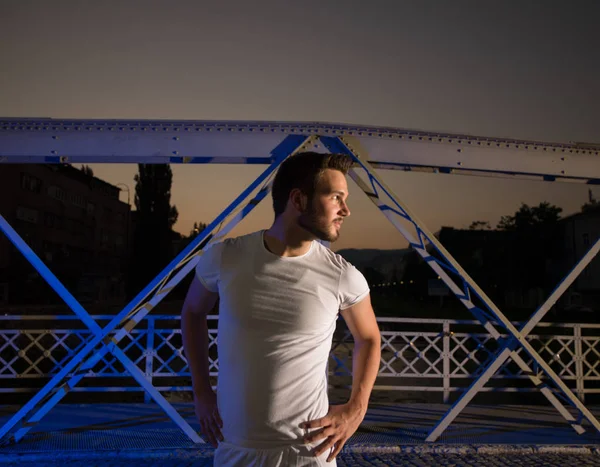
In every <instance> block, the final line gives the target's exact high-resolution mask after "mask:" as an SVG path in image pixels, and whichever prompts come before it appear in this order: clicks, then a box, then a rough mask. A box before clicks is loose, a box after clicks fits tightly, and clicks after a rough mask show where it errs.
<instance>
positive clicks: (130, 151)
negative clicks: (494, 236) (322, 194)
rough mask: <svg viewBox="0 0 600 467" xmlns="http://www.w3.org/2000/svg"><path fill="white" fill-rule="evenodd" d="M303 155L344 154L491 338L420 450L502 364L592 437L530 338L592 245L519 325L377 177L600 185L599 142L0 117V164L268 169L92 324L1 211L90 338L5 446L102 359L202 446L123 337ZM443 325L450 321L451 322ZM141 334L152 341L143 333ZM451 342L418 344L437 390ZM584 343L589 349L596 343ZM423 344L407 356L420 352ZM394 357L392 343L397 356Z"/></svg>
mask: <svg viewBox="0 0 600 467" xmlns="http://www.w3.org/2000/svg"><path fill="white" fill-rule="evenodd" d="M303 150H316V151H330V152H337V153H344V154H347V155H349V156H351V157H352V158H353V160H354V166H353V168H352V169H351V171H350V174H349V175H350V177H351V178H352V180H354V182H356V184H357V185H358V186H359V188H360V189H361V190H362V191H363V192H364V193H365V194H366V195H367V196H368V198H369V199H370V200H371V201H372V202H373V203H374V204H375V205H376V206H377V207H378V209H379V210H380V211H381V212H382V214H383V215H384V216H385V217H386V218H387V219H388V220H389V221H390V222H391V223H392V224H393V225H394V227H396V229H397V230H398V231H399V232H400V234H401V235H403V236H404V238H405V239H406V240H407V241H408V242H409V244H410V245H411V247H412V248H413V249H414V250H415V251H416V252H417V253H418V254H419V255H421V257H422V258H423V259H424V260H425V261H426V262H427V264H428V265H429V266H430V267H431V268H432V269H433V271H434V272H435V273H436V274H437V276H439V277H440V279H441V280H442V281H443V282H444V283H445V284H446V286H447V287H448V288H449V289H450V291H451V292H452V293H453V294H454V295H455V296H456V297H457V298H458V299H459V300H460V302H461V303H462V304H463V305H464V306H465V307H466V309H467V310H468V311H469V312H470V313H471V314H472V315H473V318H474V319H475V320H476V322H478V323H479V324H480V325H481V327H482V332H483V333H485V335H486V336H488V338H487V339H488V340H490V341H493V342H494V345H495V347H494V350H493V352H492V354H491V355H488V357H487V358H485V359H481V360H477V362H478V363H479V366H478V367H477V369H476V370H474V371H473V372H472V373H471V372H469V374H470V375H471V376H472V377H473V378H472V379H473V380H472V382H471V384H470V386H468V387H466V388H464V390H462V391H461V395H460V397H458V399H457V401H456V402H455V403H454V404H453V405H452V406H451V407H449V408H448V410H447V411H446V413H445V414H443V416H441V417H440V419H439V420H437V421H436V422H435V424H433V425H432V426H431V427H430V428H429V429H428V432H427V435H426V436H425V437H424V442H426V443H433V442H435V441H437V440H438V439H439V438H440V437H441V436H442V434H443V433H444V432H445V430H446V429H448V428H449V426H450V424H451V423H452V422H453V421H454V420H455V419H456V418H457V417H458V416H459V415H460V414H461V413H462V412H463V411H464V410H465V408H466V407H467V405H468V404H469V402H470V401H471V400H472V399H473V397H474V396H475V395H476V394H477V393H478V392H480V391H482V390H484V389H485V388H486V385H487V384H488V383H489V382H490V380H492V378H497V377H495V376H494V375H497V374H502V373H501V370H502V369H503V368H505V366H504V365H505V363H506V362H507V361H508V360H509V359H510V360H511V361H512V363H513V364H514V365H516V367H517V368H518V370H515V371H518V373H519V375H520V376H521V377H523V378H524V379H525V380H527V381H529V382H530V384H531V386H530V387H531V388H534V390H536V391H539V392H540V393H541V394H543V396H544V397H546V398H547V400H548V402H549V403H550V405H551V406H552V407H553V408H554V409H555V410H556V411H557V413H558V414H559V415H560V416H561V417H562V418H563V419H564V420H565V421H566V426H568V427H570V429H572V430H573V431H574V432H575V433H577V434H578V435H580V436H587V435H586V434H585V433H586V432H587V431H588V430H591V432H593V433H594V434H595V435H597V432H598V431H600V423H599V422H598V420H597V418H596V416H595V415H594V414H593V413H592V411H590V410H589V409H588V408H587V407H586V406H585V404H584V400H583V395H584V393H585V386H581V384H582V382H583V379H582V378H580V379H579V380H578V381H580V382H579V383H576V386H575V392H574V391H573V388H572V387H569V385H568V384H566V383H565V381H566V380H567V379H568V375H566V374H565V373H564V371H562V370H561V369H557V368H555V367H554V366H553V363H554V362H553V361H552V360H550V361H549V359H548V358H547V356H544V352H545V350H544V348H543V347H539V346H536V345H535V343H534V341H533V340H532V339H533V336H535V334H534V333H533V331H534V329H536V327H538V326H540V325H541V322H542V320H543V318H544V316H545V315H546V314H547V312H548V311H549V310H550V309H551V308H552V306H553V305H554V304H555V303H556V301H557V300H558V299H559V298H560V296H561V295H562V294H563V293H564V292H565V290H566V289H567V288H568V287H569V286H570V285H571V284H572V283H573V281H574V280H575V279H576V278H577V277H578V275H579V274H580V273H581V271H582V270H583V269H584V268H585V267H586V266H587V265H588V264H589V263H590V262H591V261H592V259H593V258H594V257H595V256H596V255H597V253H598V250H599V249H600V240H598V241H596V243H594V244H592V245H591V247H590V249H589V251H588V252H587V253H586V254H585V255H584V256H583V258H581V260H580V261H579V263H578V264H577V265H576V266H575V267H574V268H573V269H572V270H571V271H570V272H569V273H568V274H567V275H566V276H565V278H564V279H563V280H562V281H561V282H560V283H559V284H557V286H556V288H555V290H554V291H553V292H552V294H551V295H550V296H549V297H548V298H547V300H546V302H545V303H544V304H543V305H542V306H540V307H539V308H538V310H537V311H536V312H535V313H534V314H533V315H532V316H531V317H530V319H529V320H528V321H527V322H525V323H512V322H511V321H510V320H509V319H508V318H507V317H506V316H505V314H504V313H503V312H502V311H501V310H500V309H499V308H498V307H497V306H496V305H495V304H494V303H493V301H492V300H491V299H490V298H489V297H488V296H487V295H486V294H485V293H484V292H483V290H481V288H480V287H479V286H478V285H477V284H476V283H475V282H474V281H473V280H472V278H470V277H469V275H468V274H467V273H466V272H465V271H464V269H463V268H462V267H461V266H460V265H459V264H458V263H457V262H456V261H455V260H454V258H452V256H451V255H450V254H449V253H448V251H447V250H446V249H445V248H444V246H443V245H442V244H441V243H440V242H439V241H438V240H437V238H436V237H435V236H434V235H433V234H432V232H430V231H429V230H428V229H427V227H426V226H425V225H424V224H423V223H422V222H421V221H419V219H418V218H417V216H416V215H415V214H414V213H413V212H412V211H411V210H410V208H409V207H408V206H407V205H406V203H404V202H403V201H402V200H401V199H399V197H398V196H396V195H395V194H394V193H393V192H392V190H391V189H390V188H389V187H388V186H387V185H386V184H385V183H384V182H383V180H382V179H381V177H380V175H379V173H378V170H383V169H386V170H388V169H389V170H404V171H426V172H433V173H445V174H456V175H469V176H492V177H506V178H524V179H529V180H544V181H546V182H576V183H586V184H598V183H600V163H599V161H600V159H599V155H600V146H598V145H594V144H587V143H581V142H568V143H558V142H536V141H522V140H513V139H501V138H489V137H478V136H471V135H460V134H442V133H435V132H424V131H413V130H406V129H397V128H381V127H367V126H357V125H345V124H329V123H319V122H315V123H294V122H208V121H193V122H192V121H146V120H144V121H132V120H103V121H99V120H53V119H42V118H32V119H0V164H2V163H45V164H48V163H50V164H66V163H170V164H209V163H219V164H260V165H264V166H265V170H264V171H263V172H262V173H261V174H260V175H259V176H258V177H257V178H256V180H254V181H253V182H252V183H251V184H250V185H249V186H248V187H246V188H245V189H244V190H243V191H242V192H241V194H240V195H239V196H238V197H237V198H236V199H235V200H234V201H233V202H232V203H231V204H230V205H228V206H227V207H225V208H224V210H223V212H222V213H221V214H220V215H219V216H217V218H216V219H215V220H214V221H213V222H212V223H210V225H209V226H208V227H207V228H206V229H205V230H204V231H203V232H202V233H201V234H200V235H198V237H196V238H195V239H194V240H193V241H192V243H190V245H188V246H187V247H186V248H185V249H184V250H183V251H182V252H181V253H180V254H179V255H177V257H175V258H174V259H173V261H172V262H171V263H170V264H169V265H168V266H167V267H166V268H165V269H164V270H163V271H162V272H161V273H160V274H159V275H158V276H157V277H156V278H155V279H154V280H153V281H151V282H150V283H149V284H148V285H147V286H146V287H145V288H144V289H143V290H142V291H140V293H139V294H138V295H137V296H136V297H135V298H134V299H133V300H132V301H131V302H130V303H129V304H128V305H127V306H125V307H124V308H123V309H122V310H121V311H120V312H119V313H118V314H116V315H115V316H112V317H110V319H108V320H104V321H103V320H101V319H96V318H94V317H92V316H91V315H90V314H89V313H88V311H86V310H85V309H84V308H83V306H82V305H81V304H80V303H79V302H78V301H77V300H76V299H75V298H74V297H73V295H72V294H71V293H70V292H69V291H68V290H67V289H66V288H65V287H64V285H63V284H61V282H60V281H59V280H58V279H57V278H56V276H55V275H54V274H53V272H52V271H51V270H50V269H49V268H48V267H47V266H46V265H45V264H44V262H43V261H42V260H41V259H40V258H39V257H38V256H37V255H36V254H35V253H34V252H33V250H31V248H30V247H29V246H28V245H27V243H26V242H25V241H24V240H23V239H22V238H21V237H20V236H19V235H18V233H17V232H16V231H15V230H14V229H13V228H12V227H11V226H10V224H9V223H8V222H7V221H6V219H4V217H2V216H0V229H1V230H2V231H3V233H4V234H5V235H6V236H7V237H8V239H9V240H10V241H11V242H12V243H13V244H14V246H15V247H16V248H17V249H18V250H19V251H20V252H21V253H22V254H23V255H24V257H25V258H26V259H27V260H28V261H29V262H30V263H31V264H32V265H33V267H34V268H35V269H36V270H37V271H38V272H39V274H40V275H41V276H42V277H43V278H44V279H45V280H46V281H47V282H48V284H50V286H51V287H52V288H53V289H54V290H55V291H56V293H57V294H58V295H59V296H60V297H61V298H62V300H63V301H64V302H65V303H66V304H67V305H68V306H69V307H70V308H71V310H72V311H73V312H74V314H75V316H76V317H77V318H78V319H79V320H80V322H81V324H82V325H83V326H85V328H86V333H87V334H86V337H85V340H84V341H83V342H82V344H81V345H80V346H79V347H77V348H76V349H74V350H73V351H72V352H70V353H68V355H67V357H65V359H64V360H62V361H61V362H60V364H59V362H57V366H56V369H55V371H53V372H50V373H48V375H47V376H48V377H49V380H48V381H47V382H46V384H45V385H44V386H43V387H42V388H40V389H39V390H37V391H36V392H35V394H34V395H33V397H32V398H31V399H29V400H28V402H27V403H26V404H25V405H24V406H22V407H21V408H20V409H19V410H18V411H17V412H16V413H14V414H13V415H12V416H11V417H10V418H9V419H8V420H7V421H5V422H4V424H3V425H2V426H1V428H0V439H1V440H2V441H3V442H4V443H8V444H15V443H18V442H19V441H21V440H22V439H23V437H24V436H25V435H26V434H27V433H28V432H29V431H30V430H31V429H32V428H33V427H34V426H36V425H37V424H38V423H39V422H40V421H41V420H42V418H43V417H44V416H46V415H47V414H48V413H49V412H50V411H51V410H52V409H53V408H54V407H55V406H56V404H57V403H58V402H60V400H62V399H63V398H64V396H65V395H66V394H67V393H69V392H71V391H74V390H76V388H77V386H78V384H79V382H80V381H81V380H82V379H83V378H84V377H86V376H90V373H91V372H92V371H93V369H94V368H96V366H97V365H98V364H100V363H101V362H103V361H104V362H106V361H107V358H109V357H108V356H109V355H110V359H111V360H113V361H115V362H119V364H120V365H121V366H122V367H123V369H124V371H126V372H127V373H128V374H129V375H131V376H132V377H133V378H134V379H135V381H136V382H137V383H138V384H139V387H140V388H141V389H142V390H143V391H144V392H145V393H146V394H147V399H148V400H152V401H154V402H155V403H156V404H157V405H158V406H159V407H160V408H161V409H162V410H163V411H164V412H165V414H167V416H168V417H169V418H170V419H171V420H172V421H173V422H174V423H175V425H176V426H177V427H178V428H179V429H180V430H181V431H182V432H183V433H184V434H185V435H186V436H187V437H188V438H189V440H190V441H191V442H192V443H197V444H200V443H203V440H202V439H201V438H200V437H199V436H198V434H197V433H196V431H195V430H194V429H193V428H192V427H191V426H190V423H189V421H188V420H186V419H185V418H184V417H183V416H182V415H181V414H180V413H179V412H178V411H177V410H176V409H175V408H174V407H173V405H172V404H171V403H170V402H169V401H167V399H166V398H165V397H164V396H163V395H162V394H161V391H162V390H164V387H156V386H154V385H153V380H151V379H149V378H148V366H147V362H148V360H147V359H142V360H140V359H139V358H136V357H134V356H130V355H128V353H127V351H126V350H129V349H128V347H127V343H131V342H132V340H135V339H134V338H133V336H135V335H136V333H135V331H137V330H136V329H135V328H136V327H137V326H138V325H139V324H141V323H142V322H144V320H146V318H147V317H148V314H149V312H150V311H151V310H153V309H154V308H155V307H156V306H157V305H158V304H159V303H160V302H161V301H162V300H163V299H164V298H165V297H166V296H167V295H168V294H169V292H170V291H172V290H173V288H174V287H175V286H176V285H177V284H178V283H179V282H181V280H182V279H183V278H184V277H185V276H187V274H189V273H190V271H192V269H193V268H194V266H195V265H196V263H197V261H198V258H199V256H200V255H201V254H202V247H204V246H206V245H208V244H211V243H213V242H216V241H219V240H221V239H223V238H224V237H225V236H226V235H227V234H228V233H229V232H230V231H231V229H232V228H233V227H235V226H236V225H237V224H238V223H239V222H240V221H242V220H243V219H244V218H245V217H246V216H247V215H248V214H249V213H250V212H251V211H252V210H253V209H254V208H255V207H256V205H257V204H258V203H260V201H262V200H263V199H264V198H265V197H266V196H267V195H268V194H269V192H270V188H271V183H272V179H273V175H274V173H275V172H276V169H277V168H278V167H279V165H280V164H281V163H282V162H283V161H284V160H285V159H286V158H287V157H289V156H290V155H292V154H294V153H296V152H299V151H303ZM0 170H1V169H0ZM145 322H148V321H145ZM432 324H433V323H432ZM450 324H451V323H450V322H449V321H448V322H447V325H448V326H449V325H450ZM426 334H427V333H424V335H426ZM150 335H153V336H156V335H157V334H151V333H148V334H147V336H150ZM435 336H437V337H435ZM452 336H453V335H452V334H451V331H448V329H447V328H443V329H442V331H441V332H440V331H437V333H434V335H433V336H431V335H429V336H427V339H429V341H428V342H429V344H431V345H438V344H437V343H438V342H441V343H442V346H441V347H440V348H439V349H438V350H440V359H441V360H440V362H441V363H440V367H438V366H435V365H434V368H436V369H438V370H439V372H440V374H441V380H442V381H443V385H442V386H441V387H442V392H443V393H444V394H446V395H448V394H449V393H450V392H451V391H452V386H451V385H450V381H451V378H452V374H451V369H452V368H453V363H452V361H453V360H452V358H453V357H452V355H453V354H452V350H451V343H452V342H454V343H455V344H456V341H453V339H454V338H453V337H452ZM582 337H583V336H582V335H579V336H578V335H574V336H573V343H574V344H573V345H574V346H576V347H577V346H581V345H582V343H583V342H584V341H585V340H584V339H583V338H582ZM436 339H437V340H436ZM594 339H595V338H594ZM594 339H593V340H594ZM384 342H386V341H385V339H384ZM387 342H388V343H387V345H388V346H389V345H392V344H390V342H391V341H387ZM433 342H435V344H434V343H433ZM594 342H596V341H595V340H594ZM446 343H447V344H448V345H446ZM429 344H426V345H429ZM385 345H386V344H385V343H384V346H385ZM590 345H592V346H595V343H594V344H590ZM392 347H393V345H392ZM390 348H391V347H388V350H389V349H390ZM393 348H394V349H395V347H393ZM436 348H437V347H436ZM486 348H489V346H488V347H486ZM578 348H579V347H578ZM172 350H173V355H174V356H176V355H179V356H180V350H177V349H176V348H173V349H172ZM384 350H385V349H384ZM422 350H423V349H417V350H415V352H416V353H417V354H419V353H421V354H422V353H423V352H422ZM576 352H577V351H576ZM576 352H575V353H574V352H571V356H572V357H573V363H574V365H575V367H578V365H579V367H580V368H581V369H583V367H584V366H585V362H584V361H583V360H582V359H581V358H582V355H583V354H582V353H579V354H577V353H576ZM397 353H398V350H397V349H396V350H395V351H394V354H397ZM401 353H402V352H400V354H401ZM333 355H334V356H335V353H334V354H333ZM153 358H154V357H153ZM335 361H336V360H335V358H334V362H335ZM340 361H341V360H340ZM152 365H153V364H152ZM382 365H383V366H382V369H381V371H380V373H381V377H380V378H379V380H378V384H379V385H381V381H382V380H383V379H384V377H385V373H386V371H388V369H389V368H390V367H389V363H387V364H386V362H385V361H382ZM454 365H456V361H455V362H454ZM409 366H410V365H409ZM405 368H406V367H405ZM440 368H441V369H440ZM401 371H402V370H401ZM430 371H431V367H430ZM561 371H562V372H561ZM594 371H595V367H594ZM150 372H152V371H150ZM499 372H500V373H499ZM576 373H577V371H576ZM395 376H398V375H395ZM580 376H581V374H580ZM575 379H576V380H577V375H575ZM578 385H579V386H578ZM582 388H583V389H582ZM578 396H579V397H578Z"/></svg>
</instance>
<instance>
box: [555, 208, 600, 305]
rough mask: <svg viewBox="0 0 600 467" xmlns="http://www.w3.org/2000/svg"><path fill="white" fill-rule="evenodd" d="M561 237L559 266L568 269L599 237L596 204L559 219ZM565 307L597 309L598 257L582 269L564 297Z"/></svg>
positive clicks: (599, 300) (599, 291)
mask: <svg viewBox="0 0 600 467" xmlns="http://www.w3.org/2000/svg"><path fill="white" fill-rule="evenodd" d="M560 225H561V227H562V233H563V240H564V255H563V263H562V265H561V268H562V269H563V270H564V271H565V274H566V273H567V271H570V270H571V269H572V268H573V267H574V266H575V264H576V263H577V262H578V261H579V260H580V259H581V258H582V257H583V256H584V255H585V253H586V252H587V251H588V250H589V249H590V248H591V247H592V245H593V244H594V243H595V242H596V241H597V240H598V238H600V206H595V207H593V208H590V209H587V210H585V211H583V212H579V213H576V214H573V215H571V216H567V217H565V218H564V219H561V220H560ZM564 301H566V305H568V306H578V305H581V306H585V307H588V308H591V309H594V310H596V309H597V310H600V306H599V305H600V257H599V256H598V255H597V256H596V258H594V259H593V260H592V262H591V263H590V264H589V265H588V266H587V267H586V268H585V269H584V270H583V272H582V273H581V274H580V275H579V277H578V278H577V280H576V281H575V283H574V284H573V285H572V286H571V287H570V288H569V291H568V293H567V295H566V296H565V300H564Z"/></svg>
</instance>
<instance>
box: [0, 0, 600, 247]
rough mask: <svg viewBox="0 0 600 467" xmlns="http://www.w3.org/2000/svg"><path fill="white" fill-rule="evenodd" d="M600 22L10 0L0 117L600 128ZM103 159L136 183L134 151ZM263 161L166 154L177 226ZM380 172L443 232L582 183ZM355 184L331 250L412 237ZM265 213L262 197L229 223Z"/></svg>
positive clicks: (585, 4) (530, 10) (409, 9)
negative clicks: (196, 161)
mask: <svg viewBox="0 0 600 467" xmlns="http://www.w3.org/2000/svg"><path fill="white" fill-rule="evenodd" d="M599 24H600V2H598V1H595V0H589V1H577V0H575V1H569V2H567V1H561V2H555V1H542V0H538V1H529V0H521V1H503V2H492V1H488V2H483V1H476V0H473V1H459V0H454V1H442V0H440V1H413V2H408V1H401V0H395V1H383V0H371V1H368V2H367V1H344V2H342V1H325V0H320V1H311V0H303V1H299V2H291V1H290V2H285V1H268V2H265V1H256V2H245V1H235V2H232V1H221V2H203V1H193V2H192V1H144V2H142V1H137V2H135V1H126V0H125V1H124V0H121V1H103V2H91V1H90V2H87V1H60V0H59V1H52V2H48V1H28V0H23V1H9V0H0V116H2V117H53V118H89V119H94V118H99V119H100V118H123V119H176V120H185V119H189V120H277V121H323V122H344V123H354V124H363V125H385V126H392V127H399V128H411V129H420V130H426V131H444V132H455V133H468V134H473V135H479V136H492V137H512V138H523V139H532V140H541V141H557V142H569V141H579V142H581V141H585V142H596V143H600V110H599V109H600V106H599V104H600V84H599V83H600V78H599V77H600V27H599V26H598V25H599ZM93 169H94V172H95V174H96V176H98V177H100V178H103V179H105V180H107V181H109V182H112V183H117V182H124V183H126V184H127V185H129V186H130V188H131V190H132V192H133V188H134V181H133V176H134V174H135V173H136V171H137V167H136V166H135V165H94V166H93ZM507 169H510V167H507ZM0 170H2V169H1V166H0ZM262 170H264V167H254V166H207V165H201V166H193V167H190V166H185V167H183V166H173V173H174V187H173V198H172V201H173V203H174V204H176V205H177V208H178V210H179V213H180V215H179V221H178V223H177V224H176V226H175V228H176V230H178V231H180V232H182V233H186V234H187V233H188V232H189V230H190V229H191V227H192V224H193V223H194V221H203V222H207V223H208V222H209V221H210V220H212V219H213V218H214V217H215V216H216V215H217V214H218V213H219V212H220V210H221V209H222V208H224V207H225V206H226V205H227V203H228V202H230V201H231V200H232V199H233V198H234V197H236V196H237V195H238V194H239V192H240V191H241V190H242V189H243V188H244V187H245V186H246V185H247V184H248V183H249V182H251V181H252V180H253V179H254V178H255V177H256V176H257V175H258V173H260V172H261V171H262ZM381 174H382V176H383V178H384V180H385V181H387V182H388V183H389V185H390V186H391V188H392V189H393V190H394V191H395V192H396V193H397V194H398V195H399V197H400V198H401V199H403V200H404V201H406V202H407V204H408V205H409V207H410V208H411V209H412V210H413V211H415V212H416V213H417V214H418V215H419V217H420V218H421V219H422V220H423V221H424V222H425V223H426V225H427V226H428V227H429V228H430V229H431V230H434V231H435V230H438V229H439V228H440V226H442V225H451V226H455V227H459V228H466V227H468V225H469V224H470V223H471V222H472V221H474V220H485V221H490V223H491V224H492V225H493V226H494V225H495V224H496V223H497V222H498V220H499V218H500V216H501V215H504V214H512V213H514V212H515V211H516V210H517V209H518V208H519V206H520V204H521V202H525V203H528V204H530V205H532V204H538V203H540V202H542V201H549V202H551V203H553V204H557V205H558V206H560V207H562V208H563V209H564V211H563V215H567V214H570V213H573V212H575V211H577V210H579V208H580V207H581V205H582V204H583V203H584V202H585V201H586V200H587V197H588V186H585V185H581V184H575V183H546V182H531V181H523V180H502V179H491V178H476V177H466V176H458V175H428V174H415V173H401V172H392V171H390V172H386V171H381ZM350 185H351V186H350V188H351V190H350V193H351V197H350V200H349V202H350V208H351V210H352V216H351V217H350V219H349V220H348V221H347V222H346V224H345V226H344V229H343V232H342V238H341V239H340V241H339V242H338V243H337V244H336V245H335V248H345V247H369V248H397V247H403V246H405V242H404V241H403V240H402V239H401V237H400V235H399V234H397V233H396V232H395V230H394V229H393V228H392V227H391V226H390V225H389V224H388V222H387V221H386V220H385V218H383V216H381V214H379V213H378V212H377V210H376V209H375V207H374V206H373V205H371V203H370V202H369V201H368V200H367V199H366V198H365V197H364V195H362V193H360V192H359V191H358V189H357V188H355V187H354V186H353V185H352V182H351V181H350ZM234 187H235V189H234ZM594 193H595V196H596V197H597V198H600V189H599V188H596V189H595V192H594ZM122 199H123V200H125V199H126V195H123V197H122ZM271 220H272V215H271V206H270V200H269V202H264V204H263V205H262V206H260V207H259V208H257V210H256V212H255V213H253V214H252V215H251V216H250V218H249V219H247V220H246V221H245V222H244V223H243V224H242V225H240V227H239V228H237V229H236V230H235V231H234V232H233V234H243V233H246V232H250V231H253V230H256V229H259V228H263V227H268V226H269V223H270V222H271Z"/></svg>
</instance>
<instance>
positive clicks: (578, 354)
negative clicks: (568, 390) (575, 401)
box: [573, 323, 585, 402]
mask: <svg viewBox="0 0 600 467" xmlns="http://www.w3.org/2000/svg"><path fill="white" fill-rule="evenodd" d="M573 337H574V340H575V375H576V384H577V386H576V389H575V392H576V393H577V397H578V398H579V400H580V401H581V402H585V381H584V375H583V345H582V342H581V341H582V338H581V324H579V323H577V324H575V326H573Z"/></svg>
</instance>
